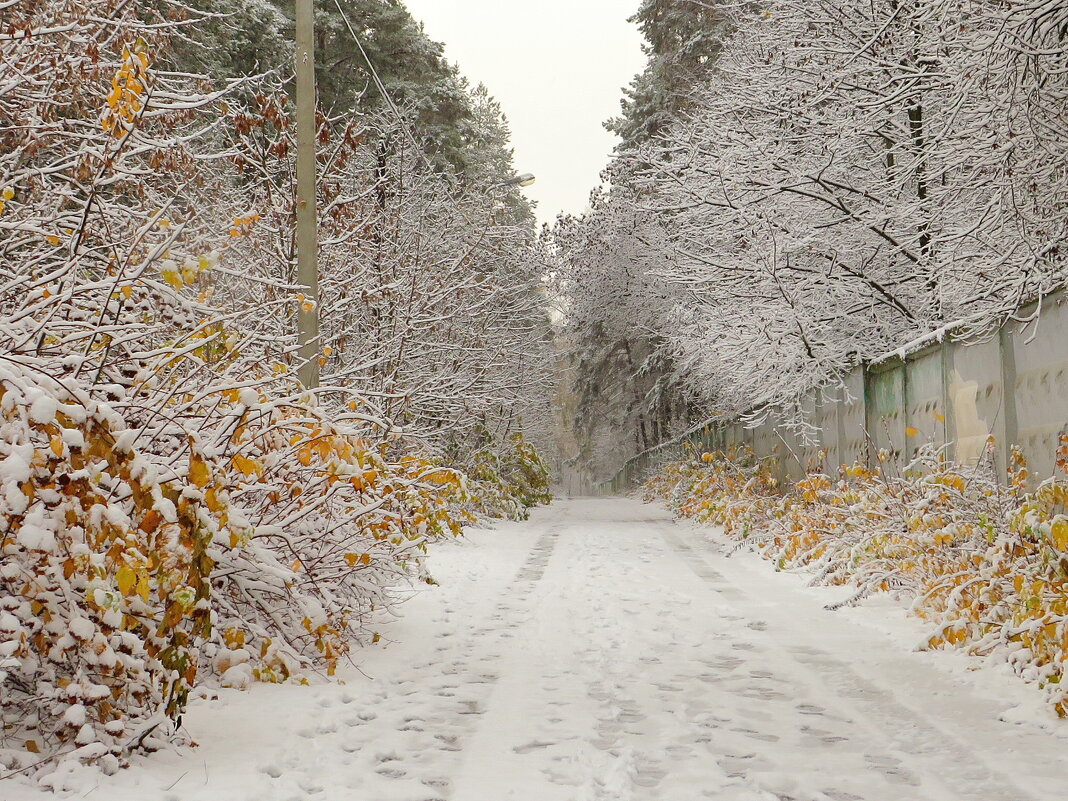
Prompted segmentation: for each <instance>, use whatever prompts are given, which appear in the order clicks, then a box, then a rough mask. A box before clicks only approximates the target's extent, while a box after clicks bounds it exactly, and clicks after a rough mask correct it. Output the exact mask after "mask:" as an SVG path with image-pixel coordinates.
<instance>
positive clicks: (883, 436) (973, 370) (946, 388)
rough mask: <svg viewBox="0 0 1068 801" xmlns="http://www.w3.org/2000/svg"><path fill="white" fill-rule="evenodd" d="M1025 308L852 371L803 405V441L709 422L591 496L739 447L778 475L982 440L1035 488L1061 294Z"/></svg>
mask: <svg viewBox="0 0 1068 801" xmlns="http://www.w3.org/2000/svg"><path fill="white" fill-rule="evenodd" d="M1040 303H1041V306H1039V303H1038V302H1036V303H1032V304H1030V305H1028V306H1025V307H1023V308H1022V309H1021V310H1020V312H1019V313H1018V314H1017V315H1016V318H1017V320H1025V321H1027V322H1018V321H1017V320H1013V321H1010V322H1009V323H1007V324H1006V325H1004V326H1003V327H1002V328H1000V329H998V330H994V331H990V332H989V333H988V334H986V335H985V336H972V337H969V338H964V336H963V335H962V333H961V331H960V329H955V328H953V327H948V328H946V329H945V330H943V331H940V332H937V333H936V334H934V335H931V336H928V337H925V338H923V339H920V340H917V341H916V342H914V343H911V344H909V345H907V346H905V347H904V348H902V349H900V350H898V351H895V352H893V353H890V354H886V355H885V356H883V357H881V358H880V359H877V360H876V361H874V362H872V363H870V364H865V365H861V366H858V367H857V368H855V369H854V370H853V371H852V372H851V373H849V375H848V376H846V378H845V380H844V382H843V385H842V386H841V387H836V388H834V389H831V390H824V391H821V392H818V393H813V395H812V396H811V397H806V398H804V399H802V408H803V409H804V410H805V422H806V424H807V427H808V429H809V431H808V435H807V436H805V435H803V434H800V433H798V431H797V430H796V429H795V428H790V427H787V426H785V425H784V424H783V422H782V418H781V417H778V418H777V417H776V416H775V415H774V413H772V414H770V415H768V417H767V419H766V421H765V422H763V423H761V424H759V425H747V424H746V423H744V422H742V421H739V420H723V419H719V420H710V421H708V422H706V423H704V424H702V425H700V426H697V427H695V428H693V429H691V430H690V431H688V432H686V433H685V434H684V435H683V436H681V437H679V438H676V439H674V440H671V441H670V442H666V443H664V444H662V445H660V446H657V447H655V448H651V449H650V450H648V451H645V452H643V453H640V454H638V455H637V456H635V457H634V458H632V459H631V460H629V461H628V462H627V463H626V464H625V465H624V466H623V468H622V469H621V470H620V471H619V472H618V473H617V474H616V475H615V477H613V478H612V479H611V480H610V481H607V482H604V483H603V484H601V485H599V487H598V491H599V492H600V493H601V494H616V493H620V492H624V491H626V490H627V489H628V488H630V487H632V486H634V485H635V484H636V483H637V482H638V481H640V480H642V479H643V478H644V477H645V476H646V475H647V474H648V473H649V472H650V471H651V470H652V469H654V468H656V467H657V466H659V465H660V464H663V463H664V462H666V461H668V460H670V459H674V458H679V457H681V456H682V455H683V454H684V453H686V452H687V451H690V450H697V451H705V450H723V449H726V448H729V447H730V446H731V445H734V444H743V443H744V444H746V445H749V446H750V447H751V448H752V449H753V451H754V452H755V454H756V455H757V456H758V457H774V460H775V465H776V469H777V470H778V471H779V479H780V480H781V481H783V482H788V481H795V480H797V479H799V478H801V477H803V476H804V475H805V473H806V471H807V470H813V469H815V470H824V471H829V472H832V473H833V472H835V471H836V470H837V468H838V467H839V465H843V464H852V463H853V462H856V461H861V462H865V461H866V462H869V463H871V462H873V461H875V460H876V459H877V457H878V454H879V452H880V451H886V454H884V456H886V455H888V457H889V458H888V461H889V462H890V463H891V464H895V465H897V466H898V467H899V468H901V467H904V466H905V465H906V464H907V463H908V462H909V461H911V460H912V458H913V457H914V456H915V455H916V452H917V450H918V449H919V448H920V447H922V446H924V445H926V444H929V443H933V444H935V445H937V446H940V447H944V448H945V450H946V453H947V456H948V458H950V459H952V460H954V461H957V462H960V463H963V464H966V465H968V464H975V463H976V462H977V461H978V460H979V458H980V457H981V455H982V453H983V451H984V449H985V447H986V443H987V441H988V439H989V438H990V437H993V438H994V442H995V444H996V446H997V450H996V452H997V459H998V460H999V461H998V466H999V467H1000V468H1001V473H1002V475H1005V467H1006V459H1007V457H1008V452H1009V448H1008V447H1007V446H1008V445H1017V446H1018V447H1019V448H1020V449H1021V450H1022V451H1023V454H1024V456H1025V457H1026V459H1027V462H1028V467H1029V470H1030V472H1031V476H1032V480H1033V481H1036V482H1037V481H1040V480H1042V479H1043V478H1046V477H1048V476H1050V475H1052V473H1053V469H1054V466H1055V461H1056V451H1057V445H1058V439H1059V436H1060V434H1061V432H1062V431H1065V430H1066V427H1068V294H1066V293H1065V292H1064V291H1061V292H1058V293H1055V294H1052V295H1048V296H1047V297H1045V298H1044V299H1043V300H1042V301H1041V302H1040Z"/></svg>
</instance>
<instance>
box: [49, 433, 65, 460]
mask: <svg viewBox="0 0 1068 801" xmlns="http://www.w3.org/2000/svg"><path fill="white" fill-rule="evenodd" d="M49 447H51V448H52V453H54V454H55V455H56V456H62V455H63V438H62V437H52V442H51V443H50V445H49Z"/></svg>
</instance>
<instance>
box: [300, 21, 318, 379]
mask: <svg viewBox="0 0 1068 801" xmlns="http://www.w3.org/2000/svg"><path fill="white" fill-rule="evenodd" d="M296 12H297V13H296V16H297V20H296V21H297V42H296V44H297V48H296V78H297V115H296V116H297V283H298V284H301V285H303V286H304V287H306V289H305V290H304V297H305V300H304V302H303V303H301V304H300V308H299V309H298V311H297V343H298V345H299V346H300V347H299V350H298V351H297V354H298V357H299V359H300V361H301V363H302V364H301V367H300V370H299V372H298V375H299V376H300V380H301V381H302V382H303V383H304V386H305V387H308V388H309V389H311V388H314V387H318V386H319V352H320V351H321V350H322V348H321V347H320V344H319V258H318V256H319V254H318V250H319V245H318V237H317V233H316V214H315V134H316V131H315V18H314V13H315V11H314V6H313V0H297V5H296Z"/></svg>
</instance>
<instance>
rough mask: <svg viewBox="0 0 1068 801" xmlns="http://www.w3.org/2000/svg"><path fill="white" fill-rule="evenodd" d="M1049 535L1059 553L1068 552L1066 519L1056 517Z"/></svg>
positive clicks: (1067, 523)
mask: <svg viewBox="0 0 1068 801" xmlns="http://www.w3.org/2000/svg"><path fill="white" fill-rule="evenodd" d="M1050 533H1051V534H1052V535H1053V543H1054V545H1056V546H1057V550H1059V551H1068V517H1064V516H1058V517H1057V519H1056V520H1054V521H1053V526H1052V528H1051V531H1050Z"/></svg>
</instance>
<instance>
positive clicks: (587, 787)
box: [0, 499, 1068, 801]
mask: <svg viewBox="0 0 1068 801" xmlns="http://www.w3.org/2000/svg"><path fill="white" fill-rule="evenodd" d="M708 534H709V532H702V531H699V530H697V529H694V528H690V527H688V526H685V525H677V524H674V523H672V522H671V521H670V519H669V517H668V515H667V513H666V512H664V511H663V510H662V509H660V508H659V507H656V506H645V505H642V504H640V503H637V502H635V501H631V500H624V499H603V500H573V501H565V502H560V503H557V504H555V505H553V506H552V507H550V508H548V509H543V510H539V511H538V512H537V513H536V514H535V517H534V519H533V521H532V522H529V523H525V524H502V525H500V526H499V527H498V528H497V529H496V530H494V531H476V532H472V533H471V534H469V536H468V537H467V538H466V540H465V541H463V542H457V543H450V544H447V545H444V546H439V547H438V548H437V549H436V550H435V551H434V553H433V556H432V558H431V569H432V571H433V572H434V574H435V576H436V577H437V579H438V580H439V581H440V583H441V586H440V587H428V588H426V589H422V590H420V591H418V592H417V593H416V594H415V595H414V596H413V597H412V598H411V600H409V601H408V602H407V603H406V604H405V605H404V607H403V610H402V617H401V618H400V619H399V620H398V621H397V622H395V623H393V624H391V625H390V626H389V627H388V628H387V629H385V631H384V633H385V635H386V640H384V642H385V647H382V648H375V649H368V650H365V651H361V652H359V653H358V654H357V656H358V659H359V663H360V670H361V671H362V673H361V672H360V671H357V670H355V669H351V670H350V671H349V672H348V673H347V675H346V676H345V677H344V680H343V682H341V683H338V684H322V685H316V686H312V687H298V686H282V687H277V686H257V687H255V688H254V689H253V690H252V691H251V692H249V693H239V692H236V691H224V692H223V693H222V694H221V696H220V697H219V698H218V699H217V700H199V701H197V702H195V703H194V704H193V706H192V708H191V709H190V711H189V713H188V715H187V716H186V719H185V725H186V728H187V729H188V731H189V733H190V735H191V736H192V737H193V738H194V739H195V740H196V741H197V742H198V743H199V744H200V745H199V747H198V748H194V749H187V750H185V751H181V752H166V753H159V754H155V755H153V756H151V757H145V758H139V759H138V760H137V761H136V762H135V764H134V765H133V766H132V767H131V768H130V769H128V770H124V771H122V772H120V773H119V774H118V775H115V776H111V777H107V776H103V775H101V774H99V773H96V772H93V771H89V772H86V774H85V775H84V776H79V777H77V778H78V780H79V781H80V782H81V786H80V787H79V790H78V792H77V793H75V794H74V797H78V798H81V797H84V798H90V799H100V800H101V801H104V799H106V801H156V800H157V799H159V800H160V801H162V800H164V799H166V800H168V801H177V800H178V799H181V801H209V799H210V801H216V800H217V799H226V801H231V800H233V801H288V800H290V799H292V801H304V799H322V800H323V801H334V800H335V799H336V800H337V801H446V799H447V800H448V801H506V800H507V799H516V800H519V801H593V800H594V799H605V801H607V800H608V799H611V800H612V801H638V800H640V799H649V800H650V801H652V800H653V799H656V801H691V799H694V800H695V799H707V798H712V799H724V801H757V800H758V799H759V800H761V801H765V800H766V801H773V800H775V799H794V800H795V801H817V800H818V801H849V800H850V799H863V801H935V800H936V799H944V800H945V801H966V800H967V799H976V800H977V801H980V800H981V801H1039V799H1051V798H1055V797H1061V796H1062V795H1063V794H1064V793H1065V792H1066V791H1068V747H1066V740H1065V738H1066V737H1068V725H1066V724H1062V723H1061V722H1060V721H1057V720H1056V719H1055V718H1053V717H1052V715H1051V713H1049V712H1047V711H1046V710H1045V709H1044V708H1043V706H1042V703H1041V697H1040V693H1038V691H1037V690H1035V689H1034V688H1029V687H1026V686H1024V685H1022V684H1021V683H1020V682H1019V680H1018V679H1016V678H1014V677H1013V676H1011V675H1009V674H1008V673H1007V671H1001V670H997V669H994V670H989V669H984V670H974V669H973V668H975V667H976V666H977V665H978V663H977V662H975V661H974V660H970V659H967V658H965V657H961V656H955V655H949V654H941V653H939V654H927V653H914V652H912V651H911V650H910V645H912V644H914V643H915V642H917V641H919V640H920V639H921V637H922V633H923V629H922V627H921V626H920V624H919V623H917V622H916V621H913V620H909V619H906V618H905V616H904V614H903V612H902V611H901V610H900V609H899V608H897V607H895V606H893V605H891V604H890V603H888V602H885V601H884V602H880V603H879V605H878V606H875V607H873V606H870V605H869V606H866V607H864V608H861V609H852V610H844V611H841V612H827V611H825V610H824V609H823V604H824V603H826V602H827V601H828V600H829V599H833V598H835V597H841V592H840V591H837V592H836V591H832V590H813V589H808V588H805V587H804V586H803V581H802V579H801V577H798V576H795V575H784V574H778V573H775V572H774V571H773V570H772V568H771V566H770V565H769V564H768V563H767V562H763V561H760V560H759V559H757V558H756V557H755V556H752V555H748V554H739V555H736V556H733V557H731V558H729V559H728V558H726V557H724V556H723V555H722V548H721V547H720V546H719V544H718V543H717V542H716V540H715V537H714V535H713V536H712V537H711V538H709V537H708V536H707V535H708ZM0 798H2V799H3V800H4V801H28V800H30V799H32V800H33V801H41V798H42V795H41V791H39V790H35V789H34V788H32V787H30V786H28V785H25V784H21V783H17V782H15V781H13V780H8V781H6V782H4V783H2V784H0Z"/></svg>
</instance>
